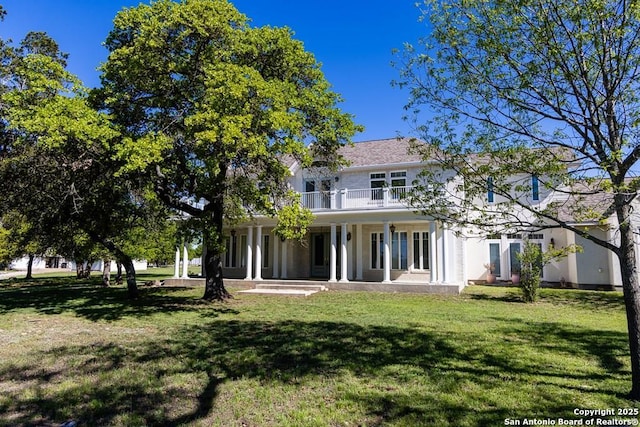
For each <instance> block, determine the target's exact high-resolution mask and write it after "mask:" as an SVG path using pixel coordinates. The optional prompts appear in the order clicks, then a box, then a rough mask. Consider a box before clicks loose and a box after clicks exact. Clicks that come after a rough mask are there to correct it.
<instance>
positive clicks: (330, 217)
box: [224, 138, 621, 291]
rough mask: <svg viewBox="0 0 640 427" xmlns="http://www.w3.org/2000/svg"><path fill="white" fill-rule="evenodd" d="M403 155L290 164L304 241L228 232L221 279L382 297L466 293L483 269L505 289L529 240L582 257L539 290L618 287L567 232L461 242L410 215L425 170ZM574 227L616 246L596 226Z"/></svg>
mask: <svg viewBox="0 0 640 427" xmlns="http://www.w3.org/2000/svg"><path fill="white" fill-rule="evenodd" d="M409 145H410V143H409V140H407V139H396V138H393V139H385V140H375V141H366V142H359V143H355V144H353V145H352V146H347V147H344V148H343V149H342V150H341V153H342V155H343V156H344V157H345V158H346V159H347V160H348V161H349V162H350V164H349V166H347V167H344V168H343V169H341V170H340V171H339V172H337V173H331V174H326V175H318V173H317V171H309V170H305V169H302V168H300V167H299V166H298V165H296V164H294V165H293V166H292V167H291V172H292V177H291V181H290V185H291V186H292V188H293V189H295V190H296V191H298V192H299V193H300V194H301V199H302V203H303V204H304V206H306V207H308V208H310V209H311V211H312V212H313V214H314V216H315V220H314V222H313V225H312V226H311V227H310V230H309V233H308V234H307V237H306V240H305V241H303V242H297V241H288V240H284V241H283V240H281V239H280V238H278V237H277V236H276V235H275V234H274V233H273V230H274V228H275V226H276V220H275V219H272V218H267V217H256V218H254V219H252V220H251V221H250V222H247V223H245V224H241V225H238V226H235V227H233V228H227V229H226V230H225V234H226V235H227V237H226V247H227V251H226V253H225V256H224V275H225V277H226V278H231V279H245V280H250V281H254V282H255V281H261V280H265V279H278V280H284V279H286V280H318V281H324V282H326V283H327V285H328V287H329V288H331V287H335V288H340V287H341V285H342V287H344V285H345V284H349V283H366V284H368V289H372V288H373V289H375V285H376V284H378V285H380V287H381V289H382V288H383V287H384V289H385V290H389V289H393V286H394V285H398V286H400V285H403V286H406V285H421V286H422V287H423V288H425V289H429V288H430V287H432V288H434V289H436V287H437V289H442V287H443V286H444V287H447V288H448V289H455V290H456V291H459V290H461V289H462V288H464V287H465V286H466V285H468V284H470V283H474V282H475V283H483V282H485V281H486V279H487V273H488V269H487V267H486V266H487V265H489V264H492V265H494V268H495V271H494V273H495V275H496V276H497V279H498V280H501V281H509V280H511V273H512V272H514V270H515V269H517V260H516V257H515V254H516V253H517V252H519V251H521V250H522V245H523V243H524V241H525V239H528V240H529V241H532V242H535V243H538V244H540V246H541V247H542V249H543V250H545V249H546V248H547V247H548V246H549V245H550V244H553V245H556V246H558V245H569V244H572V243H576V244H579V245H581V246H582V248H583V251H582V252H581V253H576V254H572V255H570V256H568V257H567V258H565V259H563V260H562V261H560V262H557V263H552V264H549V265H547V266H545V268H544V271H543V280H544V281H546V282H549V283H552V284H562V285H564V286H573V287H577V286H580V287H585V288H589V287H591V288H598V287H605V288H606V287H612V286H621V280H620V272H619V268H618V267H617V260H616V259H615V258H614V256H613V254H612V253H611V252H610V251H607V250H605V249H604V248H602V247H600V246H597V245H595V244H593V243H591V242H590V241H588V240H586V239H584V238H583V237H581V236H577V235H575V234H574V233H572V232H570V231H565V230H562V229H553V230H544V231H539V232H532V233H527V234H526V235H525V234H522V233H516V234H505V235H486V236H479V237H478V236H476V237H464V236H461V235H458V233H455V231H456V230H454V229H452V228H451V227H449V226H447V225H446V224H442V223H440V222H437V221H434V220H433V219H432V218H429V217H428V216H423V215H419V214H417V213H415V212H414V211H413V210H412V209H410V208H409V207H408V206H407V204H406V203H405V202H404V201H403V195H404V194H406V192H407V191H408V190H409V189H410V188H411V183H412V182H413V180H414V179H415V178H416V176H417V174H419V173H420V171H422V170H423V169H424V168H425V167H428V164H426V163H425V162H424V161H423V159H422V158H421V157H420V156H418V155H416V154H411V152H410V150H409ZM525 179H526V177H525ZM535 188H536V189H535V194H532V195H531V199H532V203H540V204H544V203H547V202H548V201H549V200H551V199H552V198H553V197H555V195H554V194H550V193H549V192H545V190H544V189H543V188H541V187H540V188H538V187H537V186H535ZM487 197H491V196H490V195H489V194H488V195H487ZM576 225H579V226H580V227H582V229H584V230H587V231H588V232H589V233H593V234H595V235H597V236H600V237H606V238H610V239H614V238H615V236H613V235H611V233H612V232H611V231H610V230H609V228H608V227H606V226H603V225H602V224H594V223H583V224H576Z"/></svg>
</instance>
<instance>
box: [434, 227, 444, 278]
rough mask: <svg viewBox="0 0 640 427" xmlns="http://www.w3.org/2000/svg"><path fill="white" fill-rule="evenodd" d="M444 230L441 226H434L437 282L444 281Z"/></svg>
mask: <svg viewBox="0 0 640 427" xmlns="http://www.w3.org/2000/svg"><path fill="white" fill-rule="evenodd" d="M443 240H444V232H443V228H442V227H438V228H436V258H437V259H436V262H437V263H438V282H443V281H444V243H443Z"/></svg>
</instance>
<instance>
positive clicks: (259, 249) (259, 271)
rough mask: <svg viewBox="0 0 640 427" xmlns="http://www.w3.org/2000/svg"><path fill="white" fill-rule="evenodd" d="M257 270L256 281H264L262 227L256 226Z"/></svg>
mask: <svg viewBox="0 0 640 427" xmlns="http://www.w3.org/2000/svg"><path fill="white" fill-rule="evenodd" d="M255 260H256V269H255V276H254V279H255V280H262V226H261V225H258V226H256V256H255Z"/></svg>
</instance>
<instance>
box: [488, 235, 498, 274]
mask: <svg viewBox="0 0 640 427" xmlns="http://www.w3.org/2000/svg"><path fill="white" fill-rule="evenodd" d="M489 267H490V268H491V270H492V272H493V274H494V275H495V276H496V277H500V272H501V271H500V270H501V269H500V243H489Z"/></svg>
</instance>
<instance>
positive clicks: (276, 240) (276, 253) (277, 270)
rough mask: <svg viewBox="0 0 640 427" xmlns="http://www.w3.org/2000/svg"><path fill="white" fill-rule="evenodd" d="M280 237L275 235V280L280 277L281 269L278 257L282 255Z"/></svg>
mask: <svg viewBox="0 0 640 427" xmlns="http://www.w3.org/2000/svg"><path fill="white" fill-rule="evenodd" d="M279 252H280V236H278V235H276V234H274V235H273V274H272V275H273V278H274V279H277V278H278V276H279V275H280V271H279V267H280V261H279V260H278V256H279V255H280V253H279Z"/></svg>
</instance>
